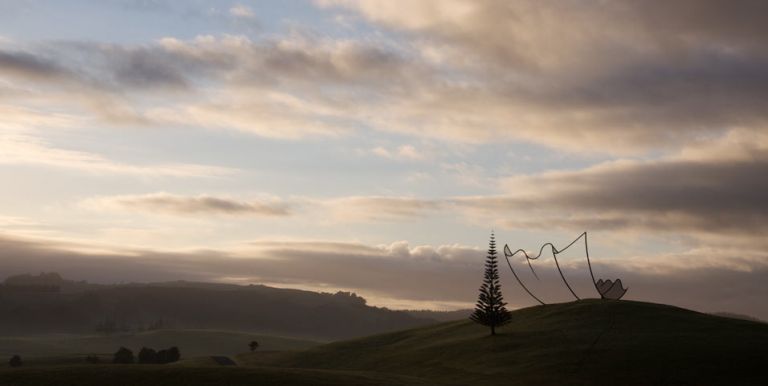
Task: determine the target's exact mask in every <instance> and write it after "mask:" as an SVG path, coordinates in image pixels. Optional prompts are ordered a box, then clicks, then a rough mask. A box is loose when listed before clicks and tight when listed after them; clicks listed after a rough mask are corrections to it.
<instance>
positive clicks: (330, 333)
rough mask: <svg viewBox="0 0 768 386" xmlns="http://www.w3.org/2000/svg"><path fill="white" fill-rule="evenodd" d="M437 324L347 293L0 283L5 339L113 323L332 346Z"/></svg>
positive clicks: (114, 328)
mask: <svg viewBox="0 0 768 386" xmlns="http://www.w3.org/2000/svg"><path fill="white" fill-rule="evenodd" d="M51 315H56V317H55V318H52V317H51ZM435 322H436V320H434V319H431V318H429V317H421V316H414V315H411V314H409V313H408V312H406V311H393V310H389V309H386V308H379V307H372V306H370V305H368V304H366V300H365V299H364V298H362V297H360V296H357V295H356V294H354V293H349V292H337V293H318V292H311V291H302V290H295V289H283V288H272V287H267V286H263V285H247V286H243V285H232V284H217V283H195V282H184V281H179V282H167V283H131V284H116V285H99V284H88V283H83V282H74V281H70V280H65V279H62V278H61V277H60V276H59V275H58V274H55V273H53V274H41V275H38V276H33V275H21V276H15V277H10V278H8V279H7V280H6V281H5V283H4V285H2V286H0V335H5V336H9V335H39V334H61V333H66V334H79V335H90V334H94V333H97V332H101V331H103V330H104V328H103V327H104V326H109V327H111V332H113V333H117V332H128V331H131V332H137V331H143V330H147V329H169V328H170V329H198V330H200V329H207V330H231V331H248V332H252V333H257V334H263V335H277V336H291V337H297V338H301V339H309V340H316V341H326V342H327V341H332V340H340V339H350V338H355V337H361V336H367V335H371V334H377V333H382V332H388V331H397V330H402V329H405V328H413V327H418V326H425V325H429V324H432V323H435Z"/></svg>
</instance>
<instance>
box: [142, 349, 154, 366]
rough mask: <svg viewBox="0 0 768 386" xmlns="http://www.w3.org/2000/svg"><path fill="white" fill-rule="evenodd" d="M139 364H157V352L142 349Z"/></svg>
mask: <svg viewBox="0 0 768 386" xmlns="http://www.w3.org/2000/svg"><path fill="white" fill-rule="evenodd" d="M139 363H157V351H155V350H153V349H151V348H148V347H142V348H141V351H139Z"/></svg>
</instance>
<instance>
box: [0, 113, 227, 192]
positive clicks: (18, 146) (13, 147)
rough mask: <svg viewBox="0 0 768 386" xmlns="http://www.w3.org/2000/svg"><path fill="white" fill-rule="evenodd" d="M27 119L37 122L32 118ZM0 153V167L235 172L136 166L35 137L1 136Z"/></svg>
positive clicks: (158, 173) (147, 173) (154, 173)
mask: <svg viewBox="0 0 768 386" xmlns="http://www.w3.org/2000/svg"><path fill="white" fill-rule="evenodd" d="M0 110H2V109H0ZM48 118H53V119H55V118H56V117H48ZM30 119H31V120H32V121H39V120H38V119H36V118H35V117H34V116H33V117H30ZM62 119H66V118H65V117H64V118H62ZM46 121H48V122H50V121H51V120H50V119H49V120H46ZM1 126H2V125H0V127H1ZM0 153H2V157H0V165H3V164H5V165H41V166H45V167H51V168H63V169H74V170H80V171H84V172H87V173H93V174H125V175H134V176H140V177H165V176H167V177H220V176H224V175H229V174H232V173H234V172H235V170H234V169H231V168H225V167H219V166H210V165H198V164H183V163H168V164H150V165H136V164H129V163H123V162H117V161H113V160H110V159H108V158H105V157H103V156H101V155H99V154H94V153H89V152H83V151H76V150H67V149H60V148H55V147H52V146H50V145H48V144H46V143H44V142H43V141H42V140H40V139H38V138H36V137H34V136H30V135H27V134H21V133H20V134H13V133H11V134H0Z"/></svg>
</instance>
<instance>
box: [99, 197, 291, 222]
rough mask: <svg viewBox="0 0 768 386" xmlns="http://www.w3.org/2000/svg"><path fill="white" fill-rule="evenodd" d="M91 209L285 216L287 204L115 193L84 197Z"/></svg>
mask: <svg viewBox="0 0 768 386" xmlns="http://www.w3.org/2000/svg"><path fill="white" fill-rule="evenodd" d="M84 205H85V206H86V207H90V208H92V209H96V210H100V209H111V208H117V209H127V210H132V211H133V210H137V211H143V212H147V213H166V214H174V215H199V214H223V215H246V216H288V215H289V214H290V211H289V209H288V205H287V204H285V203H283V202H277V201H274V200H273V201H269V200H263V201H255V200H254V201H238V200H233V199H228V198H221V197H212V196H205V195H203V196H178V195H172V194H167V193H155V194H147V195H139V196H114V197H101V198H93V199H90V200H86V201H85V203H84Z"/></svg>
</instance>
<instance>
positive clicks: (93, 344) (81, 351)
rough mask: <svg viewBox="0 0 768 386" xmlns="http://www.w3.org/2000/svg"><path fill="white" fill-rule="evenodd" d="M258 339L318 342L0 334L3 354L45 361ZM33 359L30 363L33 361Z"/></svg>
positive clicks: (268, 346) (268, 345) (204, 334)
mask: <svg viewBox="0 0 768 386" xmlns="http://www.w3.org/2000/svg"><path fill="white" fill-rule="evenodd" d="M252 340H255V341H257V342H259V350H266V351H273V350H303V349H306V348H309V347H312V346H315V345H317V344H318V343H316V342H311V341H306V340H299V339H292V338H282V337H275V336H268V335H257V334H251V333H245V332H234V331H216V330H156V331H149V332H143V333H138V334H125V335H110V336H104V335H94V336H62V335H47V336H30V337H0V357H2V358H5V357H10V356H11V355H16V354H18V355H21V356H22V357H23V358H25V359H27V361H28V362H29V361H31V362H35V361H36V362H38V363H39V362H44V361H46V359H45V358H50V357H58V358H62V357H72V358H80V359H79V360H80V361H82V357H83V356H85V355H89V354H111V353H114V352H115V351H117V349H118V348H120V346H125V347H127V348H129V349H131V350H133V351H134V353H138V351H139V350H140V349H141V347H142V346H146V347H152V348H155V349H161V348H168V347H171V346H178V347H179V348H180V349H181V355H182V358H192V357H199V356H208V355H234V354H237V353H242V352H245V351H248V343H249V342H250V341H252ZM31 362H30V363H31Z"/></svg>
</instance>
